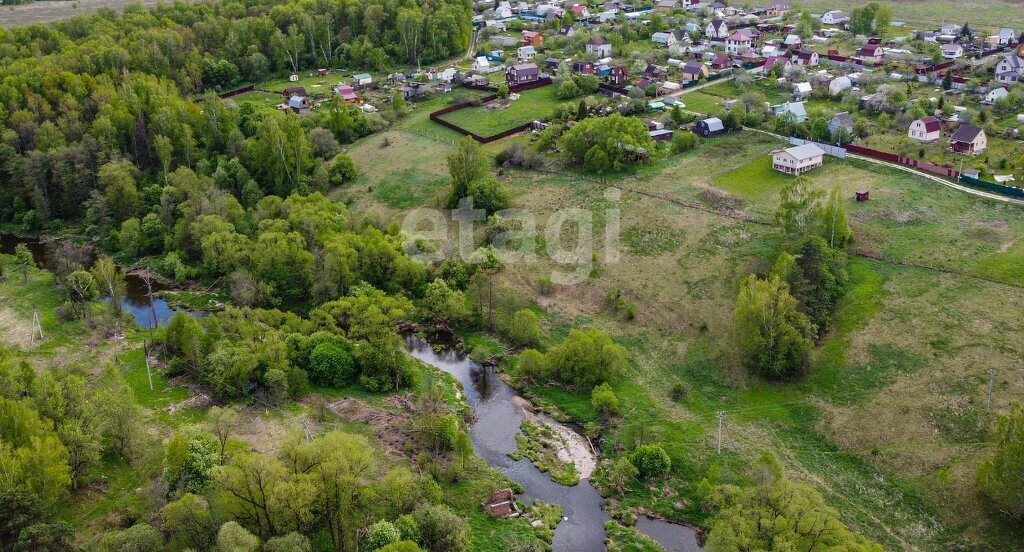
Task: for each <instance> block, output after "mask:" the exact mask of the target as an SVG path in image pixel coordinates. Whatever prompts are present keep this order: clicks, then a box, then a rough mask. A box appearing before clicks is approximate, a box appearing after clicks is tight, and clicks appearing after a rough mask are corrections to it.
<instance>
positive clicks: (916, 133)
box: [907, 115, 942, 142]
mask: <svg viewBox="0 0 1024 552" xmlns="http://www.w3.org/2000/svg"><path fill="white" fill-rule="evenodd" d="M941 135H942V123H941V122H940V121H939V120H938V119H936V118H935V117H932V116H931V115H929V116H927V117H921V118H920V119H917V120H916V121H912V122H911V123H910V128H908V129H907V137H908V138H912V139H914V140H917V141H918V142H934V141H936V140H938V139H939V136H941Z"/></svg>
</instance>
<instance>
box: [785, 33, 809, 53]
mask: <svg viewBox="0 0 1024 552" xmlns="http://www.w3.org/2000/svg"><path fill="white" fill-rule="evenodd" d="M783 44H785V45H786V47H787V48H788V49H790V50H796V49H799V48H800V47H801V46H803V44H804V41H803V40H801V39H800V35H795V34H789V35H786V40H785V41H784V42H783Z"/></svg>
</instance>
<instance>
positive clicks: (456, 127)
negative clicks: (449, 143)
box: [430, 77, 551, 144]
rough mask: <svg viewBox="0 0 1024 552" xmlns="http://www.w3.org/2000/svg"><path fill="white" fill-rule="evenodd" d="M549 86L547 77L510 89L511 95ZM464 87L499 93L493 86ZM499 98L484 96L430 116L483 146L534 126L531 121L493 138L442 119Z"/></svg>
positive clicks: (494, 135)
mask: <svg viewBox="0 0 1024 552" xmlns="http://www.w3.org/2000/svg"><path fill="white" fill-rule="evenodd" d="M549 84H551V78H550V77H545V78H543V79H538V80H535V81H533V82H528V83H525V84H520V85H516V86H514V87H509V93H519V92H525V91H527V90H533V89H534V88H541V87H543V86H548V85H549ZM463 86H465V87H466V88H470V89H473V90H483V91H487V92H497V90H498V89H497V88H495V87H493V86H490V85H474V84H470V85H465V84H464V85H463ZM497 98H498V95H497V94H490V95H488V96H484V97H483V98H480V99H477V100H473V101H469V102H462V103H459V104H455V105H450V106H448V107H445V108H443V109H438V110H437V111H434V112H433V113H431V114H430V120H431V121H433V122H435V123H437V124H439V125H441V126H443V127H446V128H450V129H452V130H454V131H455V132H458V133H459V134H462V135H465V136H469V137H471V138H473V139H474V140H476V141H477V142H480V143H481V144H489V143H491V142H495V141H498V140H501V139H502V138H507V137H509V136H512V135H513V134H519V133H520V132H523V131H524V130H527V129H529V128H530V127H531V126H532V125H533V121H530V122H528V123H523V124H521V125H518V126H515V127H513V128H510V129H507V130H503V131H501V132H499V133H497V134H492V135H491V136H480V135H479V134H477V133H475V132H473V131H471V130H469V129H465V128H462V127H460V126H459V125H457V124H455V123H452V122H450V121H446V120H444V119H442V118H441V117H443V116H445V115H447V114H449V113H453V112H455V111H459V110H462V109H466V108H469V107H476V106H478V105H480V104H481V103H487V102H490V101H493V100H495V99H497Z"/></svg>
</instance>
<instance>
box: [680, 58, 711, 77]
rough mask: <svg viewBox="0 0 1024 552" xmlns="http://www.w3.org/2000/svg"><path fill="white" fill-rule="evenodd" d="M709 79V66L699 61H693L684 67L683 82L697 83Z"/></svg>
mask: <svg viewBox="0 0 1024 552" xmlns="http://www.w3.org/2000/svg"><path fill="white" fill-rule="evenodd" d="M707 77H708V66H707V65H704V64H703V63H701V62H699V61H691V62H688V63H687V64H686V65H684V66H683V80H684V81H695V80H700V79H706V78H707Z"/></svg>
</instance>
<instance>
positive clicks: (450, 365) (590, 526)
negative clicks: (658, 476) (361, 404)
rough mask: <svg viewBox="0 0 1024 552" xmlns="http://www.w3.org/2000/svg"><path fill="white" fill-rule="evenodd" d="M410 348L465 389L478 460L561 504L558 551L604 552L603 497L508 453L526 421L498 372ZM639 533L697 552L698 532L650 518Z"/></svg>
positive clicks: (409, 344)
mask: <svg viewBox="0 0 1024 552" xmlns="http://www.w3.org/2000/svg"><path fill="white" fill-rule="evenodd" d="M405 346H406V349H407V350H408V351H409V354H411V355H412V356H413V357H415V358H417V359H419V360H422V361H423V362H426V363H427V364H430V365H431V366H434V367H436V368H438V369H440V370H443V371H445V372H447V373H449V374H451V375H452V376H454V377H455V379H457V380H458V381H459V382H460V383H461V384H462V387H463V393H464V394H465V397H466V401H467V402H468V403H469V405H470V407H472V408H473V412H474V413H475V414H476V421H475V422H473V427H472V432H471V438H472V441H473V449H474V451H475V452H476V454H477V456H479V457H481V458H483V459H484V461H486V462H487V463H488V464H490V465H491V466H493V467H494V468H495V469H497V470H498V471H500V472H501V473H503V474H505V475H507V476H508V477H509V478H511V479H512V480H514V481H516V482H518V483H519V484H520V485H522V486H523V490H524V493H523V496H524V497H525V498H526V499H527V501H529V500H530V499H535V500H541V501H543V502H553V503H557V504H558V505H559V506H561V507H562V515H563V516H564V517H565V518H567V519H563V521H562V522H561V523H559V524H558V528H557V529H556V530H555V538H554V542H553V546H554V549H555V550H556V551H562V550H564V551H572V552H576V551H581V552H590V551H598V550H604V549H605V546H604V538H605V532H604V524H605V522H606V521H608V520H609V517H608V514H607V512H605V511H604V508H603V507H602V503H603V499H602V498H601V495H600V493H598V492H597V490H596V489H594V487H592V486H591V485H590V482H589V481H587V480H582V481H580V483H579V484H578V485H576V486H574V487H566V486H564V485H559V484H558V483H555V482H554V481H552V480H551V477H550V476H549V475H548V474H546V473H543V472H541V471H540V470H538V469H537V467H536V466H534V465H533V463H531V462H530V461H529V460H526V459H523V460H519V461H516V460H512V459H511V458H509V457H508V454H507V453H508V452H509V451H511V450H515V449H516V434H517V433H519V423H520V422H521V421H522V420H523V418H524V416H525V415H524V413H523V411H522V410H521V409H520V408H519V406H518V405H517V404H516V401H515V399H516V398H517V397H518V393H517V392H516V391H515V390H514V389H513V388H512V387H511V386H509V385H508V384H506V383H505V382H503V381H502V380H501V379H500V378H498V376H497V374H495V373H494V369H493V368H490V367H487V366H481V365H480V364H477V363H476V362H473V361H472V360H470V359H469V357H468V356H467V355H465V354H464V353H462V352H460V351H458V350H456V349H454V348H451V347H445V348H442V349H441V350H435V349H434V348H433V347H431V345H430V343H428V342H427V341H425V340H423V339H421V338H419V337H416V336H414V335H411V334H410V335H407V336H406V340H405ZM641 519H642V520H643V522H642V525H641V522H640V521H638V522H637V529H638V530H639V531H640V532H642V533H645V534H646V535H648V536H649V537H651V538H652V539H654V540H655V541H657V542H658V543H659V544H661V545H662V546H663V547H664V548H665V549H666V550H668V551H669V552H696V551H699V550H700V549H701V548H700V545H699V544H698V543H697V534H696V532H695V531H694V530H693V529H691V528H689V527H686V526H683V525H679V524H675V523H669V522H665V521H662V520H657V519H652V518H641Z"/></svg>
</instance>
